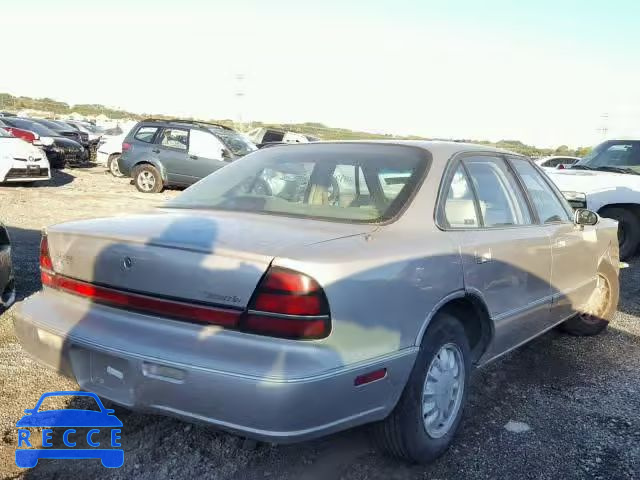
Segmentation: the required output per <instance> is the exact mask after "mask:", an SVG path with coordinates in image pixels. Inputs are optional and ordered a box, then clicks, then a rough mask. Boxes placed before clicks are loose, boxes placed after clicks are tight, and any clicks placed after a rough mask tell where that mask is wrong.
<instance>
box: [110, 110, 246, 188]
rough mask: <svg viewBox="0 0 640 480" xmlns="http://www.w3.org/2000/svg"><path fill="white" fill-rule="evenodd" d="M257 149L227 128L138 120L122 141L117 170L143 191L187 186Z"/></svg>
mask: <svg viewBox="0 0 640 480" xmlns="http://www.w3.org/2000/svg"><path fill="white" fill-rule="evenodd" d="M254 150H257V148H256V146H255V145H254V144H253V143H251V142H250V141H249V140H247V139H245V138H244V137H243V136H242V135H240V134H239V133H237V132H235V131H234V130H232V129H231V128H229V127H225V126H223V125H219V124H215V123H206V122H196V121H188V120H156V119H148V120H143V121H142V122H139V123H138V124H137V125H136V126H135V127H134V128H133V129H132V130H131V131H130V132H129V134H128V135H127V137H126V138H125V141H124V142H123V143H122V155H121V157H120V159H119V160H118V161H117V162H118V167H119V170H120V172H121V173H122V174H123V175H125V176H128V177H132V178H133V180H134V183H135V186H136V188H137V189H138V190H139V191H141V192H144V193H157V192H161V191H162V190H163V189H164V187H166V186H167V185H177V186H189V185H192V184H193V183H195V182H197V181H198V180H200V179H201V178H204V177H206V176H207V175H209V174H210V173H211V172H214V171H216V170H218V169H219V168H222V167H224V166H225V165H228V164H229V163H230V162H233V161H234V160H236V159H238V158H240V157H242V156H244V155H246V154H247V153H251V152H252V151H254Z"/></svg>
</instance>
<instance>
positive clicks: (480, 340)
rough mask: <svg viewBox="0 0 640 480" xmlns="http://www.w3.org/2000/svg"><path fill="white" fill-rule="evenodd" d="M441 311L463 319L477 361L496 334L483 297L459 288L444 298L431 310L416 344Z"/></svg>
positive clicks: (420, 340)
mask: <svg viewBox="0 0 640 480" xmlns="http://www.w3.org/2000/svg"><path fill="white" fill-rule="evenodd" d="M440 312H446V313H449V314H452V315H454V316H455V317H456V318H458V319H459V320H461V322H462V325H463V327H464V330H465V333H466V334H467V338H468V339H469V347H470V349H471V361H472V363H474V364H475V363H477V362H478V360H480V358H481V357H482V355H483V354H484V352H486V351H487V349H488V347H489V345H490V344H491V340H492V339H493V336H494V326H493V322H492V321H491V316H490V315H489V310H488V308H487V306H486V304H485V302H484V300H483V299H482V297H481V296H480V295H478V294H476V293H474V292H470V291H466V290H458V291H455V292H452V293H450V294H449V295H447V296H445V297H444V298H442V299H441V300H440V301H439V302H438V303H437V304H436V305H435V306H434V307H433V308H432V309H431V311H430V312H429V314H428V315H427V318H426V319H425V321H424V323H423V325H422V327H421V328H420V331H419V332H418V336H417V338H416V343H415V345H416V346H419V345H420V344H421V343H422V339H423V337H424V334H425V333H426V331H427V328H428V327H429V325H430V323H431V321H432V320H433V318H434V317H435V316H436V315H437V314H439V313H440Z"/></svg>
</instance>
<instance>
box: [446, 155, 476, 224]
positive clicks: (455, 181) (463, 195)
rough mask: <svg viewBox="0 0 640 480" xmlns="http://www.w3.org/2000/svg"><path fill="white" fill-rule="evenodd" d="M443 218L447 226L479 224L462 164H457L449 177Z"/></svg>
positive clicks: (471, 192)
mask: <svg viewBox="0 0 640 480" xmlns="http://www.w3.org/2000/svg"><path fill="white" fill-rule="evenodd" d="M444 218H445V221H446V223H447V226H448V227H451V228H478V226H479V223H478V214H477V212H476V203H475V199H474V196H473V191H472V190H471V185H470V184H469V179H468V178H467V174H466V172H465V171H464V168H462V165H459V166H458V169H457V170H456V172H455V173H454V174H453V177H451V183H450V184H449V190H448V191H447V198H446V199H445V202H444Z"/></svg>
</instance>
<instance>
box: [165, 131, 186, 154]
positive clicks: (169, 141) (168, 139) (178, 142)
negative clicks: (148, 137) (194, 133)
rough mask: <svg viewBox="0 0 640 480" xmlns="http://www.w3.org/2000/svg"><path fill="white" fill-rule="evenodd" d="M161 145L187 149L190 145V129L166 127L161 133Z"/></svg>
mask: <svg viewBox="0 0 640 480" xmlns="http://www.w3.org/2000/svg"><path fill="white" fill-rule="evenodd" d="M160 145H162V146H163V147H168V148H175V149H177V150H186V149H187V147H188V146H189V131H188V130H183V129H182V128H165V129H164V130H163V131H162V134H161V135H160Z"/></svg>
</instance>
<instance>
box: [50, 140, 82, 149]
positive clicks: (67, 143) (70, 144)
mask: <svg viewBox="0 0 640 480" xmlns="http://www.w3.org/2000/svg"><path fill="white" fill-rule="evenodd" d="M52 138H53V141H54V143H55V144H56V145H57V146H59V147H64V148H74V149H76V150H82V149H83V147H82V145H80V144H79V143H78V142H76V141H75V140H72V139H70V138H66V137H52Z"/></svg>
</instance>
